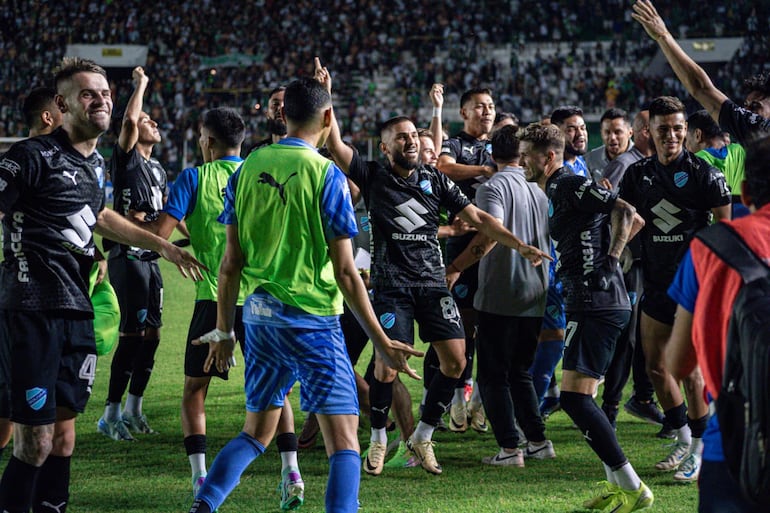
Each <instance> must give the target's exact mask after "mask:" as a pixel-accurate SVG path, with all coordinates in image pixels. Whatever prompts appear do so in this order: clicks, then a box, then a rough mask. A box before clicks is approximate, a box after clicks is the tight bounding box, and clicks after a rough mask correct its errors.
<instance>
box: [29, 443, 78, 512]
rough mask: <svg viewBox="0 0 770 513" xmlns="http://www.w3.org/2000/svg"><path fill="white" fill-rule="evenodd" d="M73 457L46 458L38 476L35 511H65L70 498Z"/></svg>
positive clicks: (33, 501)
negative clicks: (71, 462)
mask: <svg viewBox="0 0 770 513" xmlns="http://www.w3.org/2000/svg"><path fill="white" fill-rule="evenodd" d="M71 460H72V458H71V457H69V456H67V457H65V456H51V455H49V456H48V458H46V460H45V463H43V466H42V467H40V474H38V476H37V483H36V485H35V493H34V496H33V499H32V511H33V513H53V512H57V513H64V512H65V511H67V504H68V503H69V498H70V461H71Z"/></svg>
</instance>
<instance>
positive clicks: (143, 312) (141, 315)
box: [136, 308, 147, 324]
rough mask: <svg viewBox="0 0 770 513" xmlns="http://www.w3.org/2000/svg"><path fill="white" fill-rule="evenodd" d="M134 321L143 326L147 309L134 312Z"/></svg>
mask: <svg viewBox="0 0 770 513" xmlns="http://www.w3.org/2000/svg"><path fill="white" fill-rule="evenodd" d="M136 320H137V321H139V324H144V321H146V320H147V309H146V308H142V309H141V310H138V311H137V312H136Z"/></svg>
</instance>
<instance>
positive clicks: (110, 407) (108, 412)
mask: <svg viewBox="0 0 770 513" xmlns="http://www.w3.org/2000/svg"><path fill="white" fill-rule="evenodd" d="M104 420H106V421H107V422H115V421H117V420H120V403H107V406H105V407H104Z"/></svg>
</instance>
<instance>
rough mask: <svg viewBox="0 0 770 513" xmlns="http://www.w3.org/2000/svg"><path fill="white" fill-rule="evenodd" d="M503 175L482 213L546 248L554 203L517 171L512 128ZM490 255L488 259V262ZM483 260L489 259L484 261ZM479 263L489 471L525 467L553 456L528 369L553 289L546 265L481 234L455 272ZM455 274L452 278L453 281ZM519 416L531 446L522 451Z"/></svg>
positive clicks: (499, 136)
mask: <svg viewBox="0 0 770 513" xmlns="http://www.w3.org/2000/svg"><path fill="white" fill-rule="evenodd" d="M492 157H493V158H494V160H495V162H496V163H497V166H498V172H497V173H496V174H495V175H494V176H492V177H491V178H490V179H489V181H487V182H486V183H484V184H483V185H481V186H480V187H479V188H478V190H477V191H476V202H477V204H478V207H479V208H481V209H482V210H485V211H486V212H488V213H489V214H491V215H492V217H494V218H496V219H497V220H499V221H500V222H501V223H502V224H503V225H504V226H505V227H506V228H507V229H508V230H510V231H511V232H512V233H515V234H517V236H518V237H520V238H521V239H522V240H525V241H527V243H528V244H532V245H536V246H538V247H541V248H542V247H547V246H548V245H549V244H550V241H549V237H548V199H547V198H546V196H545V193H543V191H542V190H540V188H539V187H537V186H536V184H533V183H528V182H527V181H526V179H525V178H524V170H523V169H522V168H520V167H519V165H518V161H519V141H518V139H517V138H516V132H515V128H514V127H503V128H501V129H499V130H497V131H495V132H494V134H493V136H492ZM485 255H486V256H485ZM482 257H484V258H482ZM479 259H481V262H480V264H479V285H478V290H477V292H476V295H475V296H474V301H473V307H474V308H475V309H476V310H477V311H478V333H477V349H476V350H477V353H478V354H477V358H476V361H477V362H478V363H477V364H478V377H477V379H478V385H479V389H480V391H481V398H482V401H483V403H484V409H485V410H486V412H487V418H488V419H489V421H490V424H491V425H492V431H493V432H494V434H495V439H496V441H497V444H498V445H499V446H500V451H499V452H498V453H497V454H495V455H494V456H489V457H485V458H483V459H482V462H484V463H486V464H489V465H513V466H519V467H522V466H524V458H527V457H530V458H538V459H544V458H553V457H555V453H554V450H553V445H552V444H551V441H550V440H546V438H545V423H544V422H543V420H542V418H541V417H540V412H539V408H538V401H537V397H536V395H535V389H534V386H533V385H532V376H531V375H530V374H529V367H530V365H531V364H532V360H533V358H534V355H535V349H536V347H537V340H538V334H539V333H540V327H541V325H542V321H543V312H544V310H545V300H546V292H547V290H548V264H547V263H545V264H544V265H542V266H539V267H534V266H532V265H530V264H529V263H528V262H527V261H526V260H524V259H522V258H521V257H519V256H518V254H517V253H516V252H515V251H512V250H510V249H508V248H506V247H504V246H500V245H497V244H495V242H494V241H492V240H491V239H489V238H487V237H485V236H484V235H481V234H479V235H477V236H476V237H475V238H474V239H473V240H472V241H471V243H470V244H469V245H468V247H467V248H466V249H465V251H464V252H463V253H462V254H460V255H459V256H458V257H457V258H456V259H455V260H454V262H453V263H452V265H451V266H449V268H454V267H456V268H458V269H466V268H468V267H469V266H470V265H471V264H472V263H475V262H476V261H478V260H479ZM452 278H453V276H451V275H450V276H449V279H450V281H452ZM514 411H515V417H516V418H517V419H518V421H519V423H520V424H521V427H522V430H523V431H524V434H525V435H526V437H527V440H528V442H529V443H528V445H527V446H526V448H525V449H524V450H522V449H519V448H518V445H519V441H520V440H519V434H518V433H517V430H516V426H515V421H514Z"/></svg>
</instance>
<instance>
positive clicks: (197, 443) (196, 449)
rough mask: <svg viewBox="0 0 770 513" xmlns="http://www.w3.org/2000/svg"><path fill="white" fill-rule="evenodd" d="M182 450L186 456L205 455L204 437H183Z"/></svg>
mask: <svg viewBox="0 0 770 513" xmlns="http://www.w3.org/2000/svg"><path fill="white" fill-rule="evenodd" d="M184 450H185V451H186V452H187V455H188V456H190V455H191V454H206V435H190V436H186V437H184Z"/></svg>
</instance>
